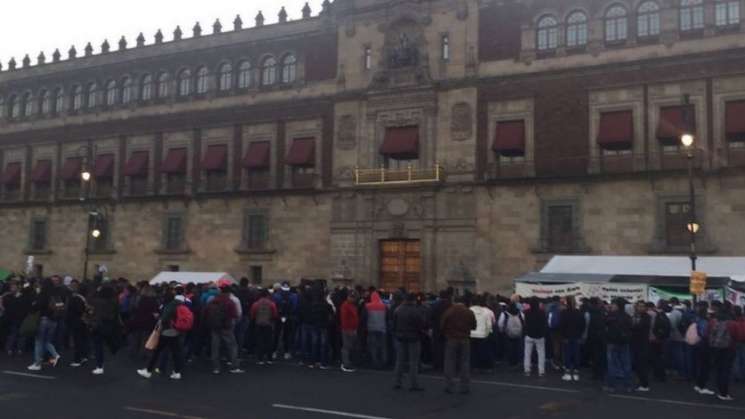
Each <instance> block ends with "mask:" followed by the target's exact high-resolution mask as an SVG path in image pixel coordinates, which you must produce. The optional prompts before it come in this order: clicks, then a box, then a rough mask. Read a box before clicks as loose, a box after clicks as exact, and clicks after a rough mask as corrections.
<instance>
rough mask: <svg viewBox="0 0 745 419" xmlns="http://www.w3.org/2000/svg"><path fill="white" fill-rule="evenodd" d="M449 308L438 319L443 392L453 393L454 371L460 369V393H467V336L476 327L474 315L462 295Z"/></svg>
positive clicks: (469, 378) (468, 380) (468, 347)
mask: <svg viewBox="0 0 745 419" xmlns="http://www.w3.org/2000/svg"><path fill="white" fill-rule="evenodd" d="M448 306H449V308H448V309H447V310H446V311H445V313H444V314H443V315H442V318H441V319H440V324H439V325H433V327H435V328H437V327H438V326H439V329H440V331H441V332H442V336H444V337H445V339H446V342H445V355H444V369H445V392H446V393H448V394H452V393H453V390H454V389H453V387H455V380H454V378H455V373H456V371H460V393H461V394H468V393H469V392H470V391H471V389H470V383H471V365H470V364H471V362H470V361H471V359H470V358H471V345H470V340H469V336H470V335H471V331H472V330H474V329H476V324H477V323H476V315H475V314H474V313H473V311H472V310H469V309H468V308H467V307H466V306H465V304H463V297H458V298H457V299H456V301H455V304H453V305H450V304H448Z"/></svg>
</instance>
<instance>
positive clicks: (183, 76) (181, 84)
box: [178, 69, 191, 96]
mask: <svg viewBox="0 0 745 419" xmlns="http://www.w3.org/2000/svg"><path fill="white" fill-rule="evenodd" d="M189 94H191V71H189V70H188V69H186V70H182V71H181V72H180V73H179V75H178V95H179V96H189Z"/></svg>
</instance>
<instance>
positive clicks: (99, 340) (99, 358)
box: [93, 333, 104, 368]
mask: <svg viewBox="0 0 745 419" xmlns="http://www.w3.org/2000/svg"><path fill="white" fill-rule="evenodd" d="M103 340H104V337H103V335H101V334H100V333H93V353H94V354H95V355H96V368H103Z"/></svg>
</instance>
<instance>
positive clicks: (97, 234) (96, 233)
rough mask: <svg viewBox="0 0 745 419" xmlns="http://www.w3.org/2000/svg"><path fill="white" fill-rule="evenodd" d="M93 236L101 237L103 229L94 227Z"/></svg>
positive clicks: (95, 237)
mask: <svg viewBox="0 0 745 419" xmlns="http://www.w3.org/2000/svg"><path fill="white" fill-rule="evenodd" d="M91 236H93V238H94V239H97V238H99V237H101V230H99V229H97V228H94V229H93V231H91Z"/></svg>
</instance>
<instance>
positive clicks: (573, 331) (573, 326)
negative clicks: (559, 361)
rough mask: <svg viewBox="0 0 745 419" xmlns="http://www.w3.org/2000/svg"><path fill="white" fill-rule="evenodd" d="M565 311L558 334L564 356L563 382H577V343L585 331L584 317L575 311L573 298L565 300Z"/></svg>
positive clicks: (578, 356) (578, 351)
mask: <svg viewBox="0 0 745 419" xmlns="http://www.w3.org/2000/svg"><path fill="white" fill-rule="evenodd" d="M566 305H567V307H566V310H564V312H563V313H561V318H560V320H559V332H560V335H561V339H562V343H563V347H562V352H563V354H564V376H563V377H562V378H561V379H562V380H564V381H572V380H574V381H579V366H580V347H579V342H580V339H581V338H582V335H583V334H584V331H585V315H584V314H583V313H582V312H581V311H580V310H578V309H577V306H576V302H575V300H574V297H572V296H569V297H567V298H566Z"/></svg>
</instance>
